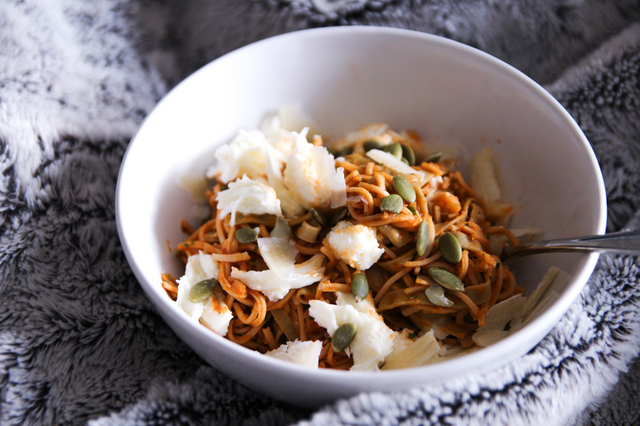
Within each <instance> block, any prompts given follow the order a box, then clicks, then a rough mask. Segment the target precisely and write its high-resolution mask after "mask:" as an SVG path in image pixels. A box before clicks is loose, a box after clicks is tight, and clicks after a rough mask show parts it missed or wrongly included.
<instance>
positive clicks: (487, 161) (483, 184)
mask: <svg viewBox="0 0 640 426" xmlns="http://www.w3.org/2000/svg"><path fill="white" fill-rule="evenodd" d="M469 173H470V176H471V186H472V187H473V189H474V190H475V191H476V192H477V193H478V195H480V196H481V197H482V198H484V200H485V202H486V203H487V211H486V215H487V218H489V219H491V220H493V221H495V222H496V223H498V224H499V225H505V224H506V223H507V221H508V220H509V217H511V215H512V214H513V212H514V208H513V205H511V204H509V203H506V202H504V201H502V195H501V193H500V186H499V185H498V178H497V176H496V170H495V163H494V161H493V150H492V149H491V147H487V148H485V149H483V150H482V151H480V152H479V153H478V154H476V155H475V156H474V157H473V158H472V159H471V161H470V162H469Z"/></svg>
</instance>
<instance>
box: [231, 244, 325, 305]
mask: <svg viewBox="0 0 640 426" xmlns="http://www.w3.org/2000/svg"><path fill="white" fill-rule="evenodd" d="M258 248H259V249H260V255H261V256H262V258H263V259H264V262H265V263H266V264H267V266H268V267H269V269H268V270H266V271H242V270H239V269H237V268H232V269H231V276H232V277H233V278H237V279H239V280H240V281H242V282H243V283H244V284H246V285H247V287H249V288H250V289H252V290H257V291H260V292H262V294H264V295H265V296H267V297H268V298H269V300H271V301H272V302H276V301H278V300H280V299H282V298H283V297H284V296H286V295H287V293H288V292H289V290H291V289H292V288H302V287H306V286H308V285H311V284H313V283H317V282H318V281H320V280H321V279H322V277H323V276H324V266H322V263H323V262H324V259H325V257H324V255H323V254H316V255H314V256H313V257H311V258H310V259H309V260H307V261H305V262H303V263H300V264H297V265H295V264H294V262H295V259H296V256H297V255H298V250H297V249H296V247H295V245H294V244H293V241H290V240H286V239H284V238H258Z"/></svg>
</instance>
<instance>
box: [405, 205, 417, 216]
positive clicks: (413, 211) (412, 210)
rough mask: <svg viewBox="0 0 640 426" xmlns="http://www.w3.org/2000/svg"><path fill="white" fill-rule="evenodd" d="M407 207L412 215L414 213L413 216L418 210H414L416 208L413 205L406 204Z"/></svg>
mask: <svg viewBox="0 0 640 426" xmlns="http://www.w3.org/2000/svg"><path fill="white" fill-rule="evenodd" d="M407 208H408V209H409V211H410V212H411V213H413V215H414V216H415V215H417V214H418V210H416V208H415V207H413V206H407Z"/></svg>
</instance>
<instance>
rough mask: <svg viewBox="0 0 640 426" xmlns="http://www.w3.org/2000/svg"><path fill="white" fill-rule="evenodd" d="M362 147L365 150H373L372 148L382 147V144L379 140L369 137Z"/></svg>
mask: <svg viewBox="0 0 640 426" xmlns="http://www.w3.org/2000/svg"><path fill="white" fill-rule="evenodd" d="M362 148H363V149H364V151H365V152H368V151H371V150H372V149H381V148H382V144H381V143H380V142H378V141H374V140H373V139H369V140H366V141H364V143H363V144H362Z"/></svg>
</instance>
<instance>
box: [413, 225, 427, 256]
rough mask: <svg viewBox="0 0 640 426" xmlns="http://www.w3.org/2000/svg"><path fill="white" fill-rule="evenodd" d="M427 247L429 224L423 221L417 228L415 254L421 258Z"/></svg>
mask: <svg viewBox="0 0 640 426" xmlns="http://www.w3.org/2000/svg"><path fill="white" fill-rule="evenodd" d="M428 245H429V222H427V221H426V220H423V221H422V222H420V225H419V226H418V232H416V252H417V253H418V256H422V255H423V254H424V252H425V251H427V246H428Z"/></svg>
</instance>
